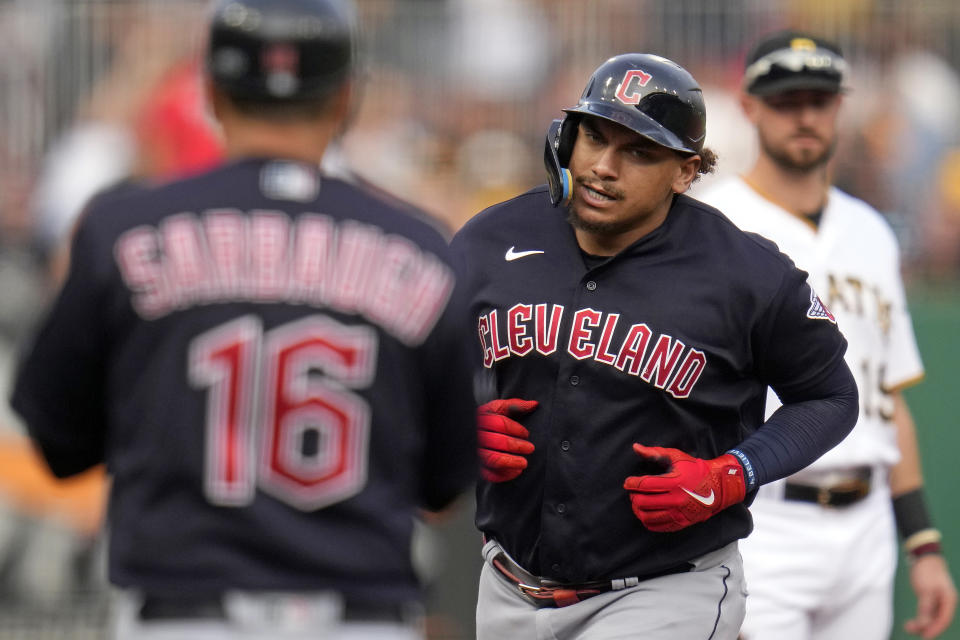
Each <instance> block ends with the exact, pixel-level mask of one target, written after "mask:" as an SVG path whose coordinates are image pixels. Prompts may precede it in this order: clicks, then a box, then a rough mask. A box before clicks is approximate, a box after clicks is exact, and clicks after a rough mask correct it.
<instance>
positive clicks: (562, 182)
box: [543, 116, 579, 206]
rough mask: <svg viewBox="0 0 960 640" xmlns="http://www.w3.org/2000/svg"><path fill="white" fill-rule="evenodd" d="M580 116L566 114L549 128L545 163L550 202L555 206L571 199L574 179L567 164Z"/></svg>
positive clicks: (544, 157) (544, 153)
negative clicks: (572, 116)
mask: <svg viewBox="0 0 960 640" xmlns="http://www.w3.org/2000/svg"><path fill="white" fill-rule="evenodd" d="M578 120H579V118H571V117H570V116H566V117H564V118H563V119H560V120H554V121H553V122H551V123H550V127H549V128H548V129H547V139H546V141H545V144H544V149H543V163H544V165H545V167H546V169H547V186H548V187H549V189H550V202H552V203H553V206H557V205H559V204H560V203H563V204H566V203H567V202H569V201H570V195H571V192H572V188H573V187H572V183H573V179H572V177H571V175H570V170H569V169H567V165H568V164H569V162H570V154H571V153H572V152H573V143H574V142H575V141H576V138H577V121H578Z"/></svg>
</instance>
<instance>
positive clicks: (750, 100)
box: [740, 91, 760, 124]
mask: <svg viewBox="0 0 960 640" xmlns="http://www.w3.org/2000/svg"><path fill="white" fill-rule="evenodd" d="M759 101H760V99H759V98H757V97H756V96H752V95H750V94H749V93H747V92H746V91H741V92H740V108H741V109H742V110H743V115H745V116H747V120H749V121H750V122H751V123H752V124H756V123H757V109H758V108H759Z"/></svg>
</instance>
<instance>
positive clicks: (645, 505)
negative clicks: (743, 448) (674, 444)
mask: <svg viewBox="0 0 960 640" xmlns="http://www.w3.org/2000/svg"><path fill="white" fill-rule="evenodd" d="M633 450H634V451H636V452H637V455H639V456H640V457H642V458H651V459H654V461H655V462H659V463H662V464H666V465H669V468H668V469H667V471H666V472H664V473H661V474H659V475H647V476H630V477H628V478H627V479H626V481H624V483H623V488H624V489H626V490H627V491H628V492H630V503H631V505H632V506H633V513H634V514H635V515H636V516H637V517H638V518H640V521H641V522H642V523H643V524H644V526H645V527H646V528H647V529H650V530H651V531H679V530H680V529H683V528H686V527H689V526H690V525H692V524H696V523H697V522H702V521H704V520H706V519H707V518H709V517H711V516H712V515H713V514H715V513H717V512H718V511H722V510H723V509H726V508H727V507H729V506H730V505H732V504H737V503H738V502H742V501H743V498H744V496H745V495H746V493H747V486H746V482H745V480H744V478H743V467H742V466H740V462H739V461H738V460H737V458H736V457H735V456H733V455H731V454H729V453H725V454H724V455H722V456H720V457H718V458H714V459H713V460H703V459H702V458H694V457H692V456H689V455H687V454H686V453H684V452H683V451H680V450H679V449H669V448H667V447H644V446H643V445H639V444H634V445H633Z"/></svg>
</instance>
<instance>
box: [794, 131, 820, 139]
mask: <svg viewBox="0 0 960 640" xmlns="http://www.w3.org/2000/svg"><path fill="white" fill-rule="evenodd" d="M793 137H795V138H800V137H805V138H816V139H817V140H820V141H823V136H821V135H820V134H819V133H817V132H816V131H814V130H813V129H797V130H796V131H794V133H793Z"/></svg>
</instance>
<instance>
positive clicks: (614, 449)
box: [452, 187, 846, 583]
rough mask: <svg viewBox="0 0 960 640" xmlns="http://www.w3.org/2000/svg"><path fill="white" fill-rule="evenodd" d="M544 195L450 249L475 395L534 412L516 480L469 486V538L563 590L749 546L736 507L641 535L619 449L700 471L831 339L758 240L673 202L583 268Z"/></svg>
mask: <svg viewBox="0 0 960 640" xmlns="http://www.w3.org/2000/svg"><path fill="white" fill-rule="evenodd" d="M565 213H566V212H565V210H564V209H563V208H555V207H552V206H551V205H550V200H549V197H548V195H547V191H546V189H545V188H544V187H539V188H536V189H533V190H531V191H529V192H527V193H525V194H523V195H521V196H518V197H517V198H514V199H512V200H510V201H507V202H505V203H502V204H499V205H496V206H494V207H492V208H490V209H487V210H485V211H483V212H481V213H480V214H478V215H477V216H475V217H474V218H473V219H471V220H470V221H469V222H468V223H467V224H466V225H465V226H464V227H463V228H462V229H461V230H460V231H459V232H458V233H457V235H456V236H455V237H454V240H453V244H452V247H453V249H454V251H455V252H456V253H457V254H458V257H459V258H460V259H462V260H463V261H464V262H465V267H466V273H467V274H468V275H467V284H466V287H467V289H468V295H469V297H470V302H469V304H470V311H471V312H472V313H471V315H472V324H473V327H472V328H473V332H474V338H473V342H474V344H475V347H476V348H477V349H478V350H479V352H480V354H481V355H482V357H483V364H484V366H485V367H486V370H487V372H488V385H489V395H491V396H493V397H500V398H523V399H528V400H536V401H538V402H539V403H540V404H539V406H538V407H537V409H536V410H535V411H533V412H532V413H530V414H529V415H526V416H524V417H523V418H521V419H520V422H522V423H523V424H524V426H526V427H527V428H528V429H529V431H530V439H531V441H532V442H533V443H534V445H535V446H536V450H535V451H534V452H533V453H532V454H530V455H529V456H527V458H528V461H529V465H528V467H527V468H526V469H525V470H524V472H523V473H522V474H521V475H520V476H519V477H518V478H517V479H515V480H512V481H510V482H503V483H498V484H492V483H487V482H481V484H480V485H479V486H478V511H477V525H478V527H479V528H480V529H481V530H482V531H483V532H485V533H486V534H487V535H489V536H492V537H493V538H495V539H496V540H497V541H499V542H500V543H501V545H502V546H503V547H504V548H505V550H506V551H507V552H508V553H509V554H510V555H511V556H512V557H513V558H514V559H516V560H517V561H518V562H519V563H520V564H521V565H523V566H524V567H525V568H527V569H528V570H529V571H531V572H533V573H535V574H539V575H541V576H544V577H547V578H550V579H553V580H557V581H560V582H565V583H579V582H585V581H591V580H600V579H615V578H622V577H628V576H645V575H651V574H655V573H658V572H662V571H664V570H668V569H670V568H673V567H676V566H678V565H680V564H682V563H683V562H685V561H687V560H690V559H693V558H696V557H698V556H701V555H703V554H705V553H707V552H709V551H712V550H714V549H718V548H720V547H722V546H724V545H725V544H727V543H729V542H731V541H733V540H735V539H738V538H742V537H744V536H746V535H747V534H748V533H749V532H750V529H751V520H750V515H749V511H748V509H747V505H746V504H737V505H734V506H732V507H730V508H728V509H726V510H724V511H721V512H719V513H717V514H716V515H714V516H713V517H712V518H710V519H709V520H707V521H705V522H702V523H699V524H696V525H693V526H690V527H688V528H686V529H683V530H681V531H678V532H673V533H655V532H651V531H649V530H647V529H646V528H645V527H644V526H643V524H642V523H641V522H640V521H639V520H638V519H637V518H636V517H635V516H634V514H633V513H632V510H631V506H630V501H629V498H628V496H627V492H626V491H625V490H624V489H623V482H624V479H625V478H626V477H627V476H631V475H639V474H642V473H659V472H661V471H662V470H652V469H645V468H644V467H643V466H642V465H641V461H640V459H639V458H638V457H637V456H636V455H634V453H633V451H632V450H631V445H632V444H633V443H634V442H638V443H640V444H644V445H650V446H663V447H673V448H677V449H681V450H683V451H685V452H687V453H689V454H690V455H693V456H696V457H700V458H708V459H709V458H714V457H716V456H718V455H721V454H723V453H724V452H725V451H727V450H729V449H730V448H732V447H734V446H736V445H738V444H739V443H740V442H742V441H743V440H744V439H745V438H746V437H747V436H748V435H749V434H751V433H753V432H754V431H756V430H757V429H758V428H759V427H760V426H761V424H762V422H763V419H764V403H765V396H766V387H767V385H770V386H772V387H773V388H775V389H777V390H778V391H781V392H782V393H785V394H788V395H789V396H791V397H802V396H803V392H804V389H805V388H807V387H809V386H813V385H814V384H815V382H816V380H817V379H818V377H819V376H821V375H822V374H824V373H825V372H828V371H830V370H833V369H834V368H835V367H837V366H842V358H843V353H844V350H845V347H846V342H845V341H844V339H843V337H842V336H841V334H840V333H839V331H838V330H837V327H836V325H835V323H834V321H833V318H832V317H831V316H830V314H829V312H828V311H827V310H826V309H825V308H824V307H823V306H822V305H821V304H820V302H819V299H818V298H817V297H816V295H815V293H814V292H813V291H812V290H811V289H810V287H809V286H808V285H807V283H806V274H805V273H804V272H803V271H800V270H798V269H797V268H796V267H795V266H794V265H793V263H792V262H791V261H790V260H789V259H788V258H787V257H786V256H784V255H783V254H781V253H780V252H779V251H778V250H777V249H776V247H775V245H773V244H772V243H770V242H769V241H766V240H764V239H762V238H760V237H759V236H754V235H751V234H747V233H744V232H742V231H740V230H739V229H737V228H736V226H734V225H733V224H732V223H731V222H730V221H729V220H727V219H726V218H725V217H724V216H723V215H722V214H720V212H718V211H717V210H716V209H713V208H712V207H709V206H707V205H704V204H702V203H700V202H698V201H696V200H693V199H692V198H689V197H687V196H683V195H680V196H677V197H676V198H675V200H674V203H673V205H672V208H671V209H670V212H669V214H668V216H667V218H666V221H665V222H664V223H663V225H661V226H660V227H659V228H657V229H656V230H654V231H653V232H651V233H649V234H648V235H646V236H645V237H643V238H642V239H640V240H639V241H637V242H636V243H635V244H633V245H631V246H630V247H628V248H627V249H625V250H624V251H622V252H621V253H619V254H618V255H616V256H613V257H611V258H597V257H591V256H584V255H583V254H582V252H581V250H580V248H579V246H578V244H577V241H576V238H575V235H574V231H573V229H572V228H571V226H570V224H569V223H568V222H567V220H566V217H565Z"/></svg>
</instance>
